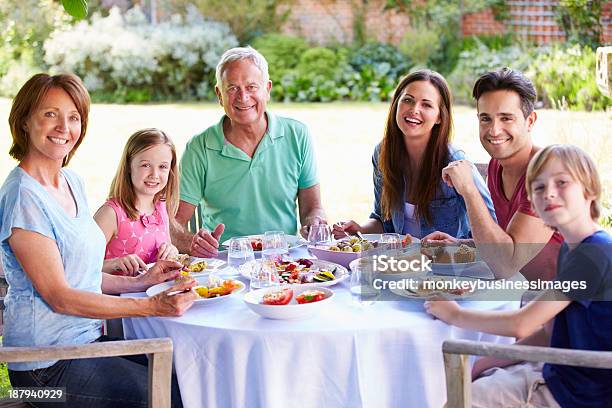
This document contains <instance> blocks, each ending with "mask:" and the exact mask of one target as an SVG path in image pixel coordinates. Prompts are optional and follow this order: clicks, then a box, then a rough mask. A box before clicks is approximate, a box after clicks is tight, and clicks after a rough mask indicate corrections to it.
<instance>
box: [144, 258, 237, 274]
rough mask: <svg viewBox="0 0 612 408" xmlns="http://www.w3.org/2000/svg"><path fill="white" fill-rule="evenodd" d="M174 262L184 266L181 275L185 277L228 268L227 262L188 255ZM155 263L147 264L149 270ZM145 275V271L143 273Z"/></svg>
mask: <svg viewBox="0 0 612 408" xmlns="http://www.w3.org/2000/svg"><path fill="white" fill-rule="evenodd" d="M172 260H173V261H177V262H179V263H181V264H183V269H182V271H181V274H182V275H184V276H188V275H189V276H197V275H198V274H201V275H203V274H207V273H209V272H211V271H218V272H220V271H221V270H223V269H225V268H227V267H228V265H227V262H225V261H222V260H221V259H215V258H198V257H195V256H191V255H187V254H179V255H177V256H176V257H175V258H173V259H172ZM153 265H155V263H150V264H147V268H151V267H152V266H153ZM143 273H144V271H143Z"/></svg>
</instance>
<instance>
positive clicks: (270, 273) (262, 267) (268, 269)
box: [250, 259, 280, 290]
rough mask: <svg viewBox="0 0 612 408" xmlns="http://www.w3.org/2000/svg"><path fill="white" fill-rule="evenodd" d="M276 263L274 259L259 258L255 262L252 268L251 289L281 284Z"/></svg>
mask: <svg viewBox="0 0 612 408" xmlns="http://www.w3.org/2000/svg"><path fill="white" fill-rule="evenodd" d="M279 284H280V283H279V281H278V274H277V272H276V265H275V264H274V262H273V261H269V260H263V259H262V260H259V261H257V262H254V264H253V268H252V269H251V285H250V290H255V289H261V288H269V287H271V286H279Z"/></svg>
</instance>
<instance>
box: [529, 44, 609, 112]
mask: <svg viewBox="0 0 612 408" xmlns="http://www.w3.org/2000/svg"><path fill="white" fill-rule="evenodd" d="M529 75H530V76H531V77H532V78H533V79H534V82H535V85H536V88H537V90H538V95H539V98H540V99H542V100H543V101H544V102H545V104H546V106H552V107H554V108H569V109H576V110H598V109H602V110H605V109H606V108H607V107H608V106H610V98H608V97H606V96H605V95H603V94H602V93H601V92H600V91H599V89H598V88H597V84H596V82H595V52H594V51H593V50H592V49H591V48H590V47H588V46H585V47H581V46H580V45H574V46H572V47H569V48H560V47H555V48H552V49H550V50H549V51H548V52H545V53H540V54H539V55H538V56H537V58H535V59H534V60H533V63H532V64H531V66H530V68H529Z"/></svg>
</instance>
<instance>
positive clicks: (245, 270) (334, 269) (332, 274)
mask: <svg viewBox="0 0 612 408" xmlns="http://www.w3.org/2000/svg"><path fill="white" fill-rule="evenodd" d="M264 262H270V261H264V260H260V259H256V260H254V261H249V262H246V263H244V264H242V265H240V267H239V270H240V274H241V275H242V276H243V277H245V278H247V279H251V273H253V271H254V270H255V269H256V268H260V267H261V264H262V263H264ZM273 262H274V268H275V269H276V274H277V275H276V279H277V281H278V282H279V283H280V284H286V285H292V286H293V285H297V286H304V287H306V286H316V287H325V286H332V285H335V284H337V283H340V282H342V281H343V280H345V279H346V278H348V277H349V272H348V270H347V269H346V268H345V267H343V266H341V265H338V264H335V263H332V262H327V261H322V260H320V259H305V258H300V259H295V260H283V261H281V262H278V261H273Z"/></svg>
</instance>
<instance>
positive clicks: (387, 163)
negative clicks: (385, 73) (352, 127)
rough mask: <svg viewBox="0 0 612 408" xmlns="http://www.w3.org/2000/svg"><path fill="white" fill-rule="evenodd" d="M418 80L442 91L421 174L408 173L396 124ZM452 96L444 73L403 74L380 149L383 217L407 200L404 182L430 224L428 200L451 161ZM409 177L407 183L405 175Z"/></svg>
mask: <svg viewBox="0 0 612 408" xmlns="http://www.w3.org/2000/svg"><path fill="white" fill-rule="evenodd" d="M416 81H427V82H429V83H431V84H432V85H433V86H434V87H435V88H436V89H437V90H438V92H439V93H440V106H439V110H440V123H439V124H436V125H434V127H433V128H432V130H431V137H430V138H429V142H428V143H427V148H426V149H425V156H424V157H423V162H422V165H421V168H420V171H419V173H418V174H408V173H409V171H410V157H409V155H408V154H407V152H406V148H405V145H404V135H403V133H402V131H401V130H400V128H399V126H398V125H397V121H396V112H397V106H398V104H399V100H400V97H401V96H402V93H403V92H404V89H405V88H406V87H407V86H408V85H409V84H411V83H412V82H416ZM451 104H452V96H451V92H450V90H449V88H448V84H447V83H446V80H445V79H444V77H442V75H440V74H438V73H437V72H435V71H430V70H426V69H424V70H418V71H415V72H413V73H411V74H409V75H407V76H406V77H404V78H403V79H402V80H401V81H400V83H399V85H398V86H397V89H396V90H395V93H394V94H393V99H392V101H391V107H390V108H389V114H388V116H387V125H386V128H385V134H384V137H383V141H382V144H381V148H380V157H379V162H378V163H379V164H378V166H379V170H380V171H381V173H382V179H383V188H382V199H381V206H382V216H383V218H384V219H385V220H389V219H391V213H392V211H393V210H395V209H398V208H400V206H401V205H402V203H403V202H404V201H405V197H404V184H405V183H406V188H407V189H409V191H410V192H411V197H414V198H412V201H413V203H412V204H414V205H415V206H416V214H417V215H418V217H419V218H421V217H422V218H424V219H425V220H426V221H427V222H428V223H431V221H432V220H431V214H430V212H429V203H431V202H432V201H433V200H434V198H435V195H436V190H437V189H438V188H439V185H440V182H441V179H442V169H443V168H444V167H445V166H446V165H447V164H448V162H449V150H448V145H449V143H450V140H451V136H452V127H453V119H452V112H451ZM405 176H407V179H406V182H405V183H404V178H405Z"/></svg>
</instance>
